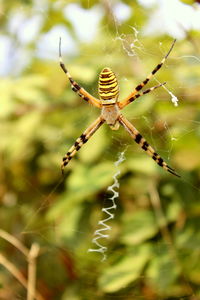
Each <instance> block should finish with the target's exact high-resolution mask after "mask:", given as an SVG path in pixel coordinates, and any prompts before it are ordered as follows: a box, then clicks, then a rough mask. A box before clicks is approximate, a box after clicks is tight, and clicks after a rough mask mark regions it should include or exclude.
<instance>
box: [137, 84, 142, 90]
mask: <svg viewBox="0 0 200 300" xmlns="http://www.w3.org/2000/svg"><path fill="white" fill-rule="evenodd" d="M142 87H143V85H141V84H139V85H138V86H137V87H136V88H135V90H136V91H140V90H141V89H142Z"/></svg>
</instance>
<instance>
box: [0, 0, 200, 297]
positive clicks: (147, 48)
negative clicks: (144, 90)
mask: <svg viewBox="0 0 200 300" xmlns="http://www.w3.org/2000/svg"><path fill="white" fill-rule="evenodd" d="M199 14H200V7H199V4H198V1H196V2H195V1H182V2H180V1H178V0H173V1H167V0H163V1H142V0H141V1H130V0H126V1H125V0H124V1H118V0H116V1H106V0H104V1H103V0H102V1H95V0H85V1H64V0H57V1H53V0H42V1H36V0H34V1H33V0H23V1H22V0H21V1H20V0H18V1H17V0H9V1H3V0H2V1H0V24H1V32H0V64H1V70H0V75H1V77H0V160H1V168H0V179H1V180H0V199H1V207H0V224H1V229H3V230H5V231H7V232H8V233H10V234H11V235H13V236H14V237H16V238H17V239H18V240H20V241H22V242H23V243H24V244H25V245H26V246H27V247H28V248H30V247H31V245H32V244H33V243H35V242H36V243H38V244H39V245H40V248H41V252H40V256H39V258H38V261H37V280H36V281H37V289H38V291H39V292H40V293H41V294H42V295H43V297H44V299H48V300H51V299H62V300H79V299H83V300H90V299H94V297H95V298H96V299H99V300H100V299H147V300H148V299H149V300H152V299H191V300H194V299H200V287H199V285H200V231H199V228H200V218H199V217H200V201H199V200H200V199H199V198H200V197H199V196H200V193H199V181H200V155H199V153H200V143H199V138H200V113H199V108H200V104H199V94H200V85H199V78H200V67H199V62H200V55H199V53H200V52H199V51H200V43H199V38H200V32H199V29H200V21H199V20H200V18H199ZM59 37H62V54H63V60H64V62H65V64H66V66H67V67H68V69H69V71H70V73H71V75H72V76H73V78H74V79H75V80H76V81H77V82H79V84H80V85H82V86H83V87H84V88H85V89H87V90H88V92H90V93H91V94H93V95H94V96H96V97H98V93H97V91H98V74H99V72H100V71H101V69H102V68H103V67H105V66H108V67H111V68H112V70H113V71H114V72H115V73H116V75H117V77H118V80H119V85H120V100H121V99H123V98H124V97H125V96H127V95H128V93H130V92H131V90H132V89H133V88H134V87H135V86H136V85H137V84H138V83H140V82H141V81H142V80H144V79H145V77H146V75H148V74H149V72H150V71H152V70H153V68H154V67H155V66H156V65H157V64H158V63H159V62H160V60H161V59H162V58H163V56H164V55H165V54H166V53H167V51H168V49H169V48H170V45H171V43H172V41H173V39H174V38H177V42H176V44H175V47H174V49H173V51H172V53H171V54H170V57H169V59H168V60H167V62H166V64H165V65H164V66H163V67H162V69H161V70H160V71H159V72H158V73H157V74H156V80H155V79H152V81H151V83H149V85H148V87H149V86H153V85H156V84H158V81H159V82H165V81H166V82H167V85H166V88H167V90H166V89H164V88H159V89H157V90H156V91H154V92H152V93H151V94H148V95H146V96H143V97H142V98H140V99H138V100H137V101H136V102H134V103H132V104H131V105H129V106H127V107H126V108H125V109H124V111H123V113H124V115H125V116H126V117H127V118H128V119H129V120H130V121H131V122H132V123H133V124H134V125H135V126H136V128H137V129H138V130H139V131H140V132H141V134H142V135H143V136H145V138H146V139H147V141H148V142H149V143H150V144H151V145H152V146H153V147H154V148H155V149H156V151H157V152H158V153H159V154H160V155H161V156H162V157H163V158H164V159H165V160H166V161H167V162H168V163H169V165H170V166H172V167H174V168H175V169H176V170H177V172H178V173H179V174H180V175H181V179H178V178H176V177H174V176H173V175H171V174H169V173H167V172H165V171H164V170H163V169H161V168H160V167H159V166H157V165H156V164H155V162H154V161H153V160H152V159H151V158H150V157H149V156H147V155H146V154H145V153H144V151H142V150H141V149H140V148H139V147H138V145H137V144H136V143H135V142H134V141H133V140H132V139H131V138H130V136H129V135H128V134H127V133H126V132H125V131H124V129H123V128H120V129H119V131H117V132H114V131H111V130H110V129H109V128H108V126H107V125H104V126H102V127H101V128H100V129H99V130H98V132H97V133H96V134H95V135H94V136H93V137H92V139H91V140H90V141H89V142H88V143H87V144H86V145H84V147H83V148H82V149H81V150H80V151H79V153H77V155H76V156H75V158H74V159H73V160H72V161H71V162H70V164H69V165H68V166H67V168H66V170H65V177H64V178H62V176H61V171H60V164H61V162H62V157H63V155H64V154H65V152H66V151H67V150H68V149H69V148H70V147H71V145H72V144H73V143H74V141H75V139H76V138H77V137H78V136H79V135H80V134H81V133H82V132H83V131H84V130H85V129H86V128H87V126H89V125H90V123H91V122H92V121H93V120H95V118H96V117H97V116H98V115H99V110H98V109H96V108H94V107H92V106H91V105H88V104H87V103H86V102H84V101H83V100H81V99H80V98H79V97H78V96H77V94H75V93H74V92H73V91H71V89H70V84H69V82H68V81H67V78H66V76H65V74H64V73H63V72H62V70H61V69H60V67H59V62H58V43H59ZM157 80H158V81H157ZM170 93H172V94H173V95H174V96H176V97H177V98H178V99H179V105H178V107H175V106H174V104H173V103H172V101H171V100H172V99H171V98H172V94H170ZM123 151H124V152H125V160H124V161H123V162H122V163H121V164H120V165H119V167H118V168H119V170H120V175H119V176H118V180H119V197H118V199H117V200H116V203H117V209H116V210H115V211H113V213H115V218H114V219H113V220H110V221H109V222H107V225H109V226H111V227H112V229H111V230H110V231H107V232H105V234H109V236H110V237H109V238H108V239H103V240H101V244H102V245H104V246H105V247H107V248H108V250H107V252H106V255H107V259H106V260H105V261H104V262H101V259H102V255H101V254H100V253H88V252H87V250H88V249H89V248H94V247H95V246H94V245H93V244H92V238H93V237H94V235H93V234H94V232H95V230H97V228H99V226H98V222H99V221H100V220H102V219H104V218H105V217H106V215H105V214H104V213H102V211H101V209H102V208H103V207H104V206H108V205H109V201H108V198H109V197H110V195H111V194H110V193H109V192H108V191H107V188H108V186H110V185H112V184H113V176H114V174H115V173H116V166H115V164H114V163H115V162H116V161H117V159H118V157H119V155H120V153H121V152H123ZM0 251H1V253H2V254H3V255H5V256H6V257H7V259H8V260H9V261H11V262H12V263H13V264H14V265H15V266H16V267H17V268H18V269H19V270H20V271H21V272H22V273H23V274H24V276H26V272H27V270H26V269H27V262H26V260H25V258H24V257H23V255H22V254H21V253H19V251H18V250H17V249H16V248H15V247H13V246H12V245H10V244H9V243H8V242H6V241H5V240H3V239H1V240H0ZM11 287H12V288H11ZM0 299H9V300H10V299H26V289H24V288H23V287H22V286H21V284H20V283H19V282H18V281H17V280H16V279H15V278H14V277H13V276H12V275H11V274H10V273H9V272H8V271H7V270H6V269H5V268H4V267H3V266H2V267H1V269H0Z"/></svg>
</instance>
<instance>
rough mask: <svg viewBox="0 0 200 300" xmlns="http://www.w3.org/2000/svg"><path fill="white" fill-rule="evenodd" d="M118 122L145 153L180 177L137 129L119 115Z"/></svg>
mask: <svg viewBox="0 0 200 300" xmlns="http://www.w3.org/2000/svg"><path fill="white" fill-rule="evenodd" d="M118 120H119V122H120V124H121V125H122V126H123V127H124V128H125V129H126V130H127V131H128V133H129V134H130V135H131V137H132V138H133V139H134V140H135V142H136V143H138V144H139V145H140V147H141V148H142V149H143V150H144V151H146V153H147V154H148V155H149V156H151V158H153V160H155V162H156V163H157V164H158V165H159V166H161V167H162V168H163V169H165V170H166V171H168V172H169V173H171V174H173V175H175V176H177V177H180V175H178V174H177V173H176V171H175V170H174V169H172V168H171V167H170V166H168V165H167V163H166V162H165V161H164V160H163V159H162V158H161V157H160V155H158V154H157V153H156V152H155V150H154V149H153V148H152V147H151V146H150V145H149V144H148V143H147V141H146V140H145V138H143V137H142V135H141V134H140V133H139V131H138V130H137V129H136V128H135V127H134V126H133V125H132V124H131V123H130V122H129V121H128V120H127V119H126V118H125V117H124V116H123V115H120V116H119V119H118Z"/></svg>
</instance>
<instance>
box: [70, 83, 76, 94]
mask: <svg viewBox="0 0 200 300" xmlns="http://www.w3.org/2000/svg"><path fill="white" fill-rule="evenodd" d="M71 88H72V91H74V92H75V93H76V92H77V89H76V88H75V87H74V86H73V85H72V86H71Z"/></svg>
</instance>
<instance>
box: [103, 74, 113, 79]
mask: <svg viewBox="0 0 200 300" xmlns="http://www.w3.org/2000/svg"><path fill="white" fill-rule="evenodd" d="M112 75H113V74H112V73H107V74H102V73H101V74H100V78H109V77H111V76H112Z"/></svg>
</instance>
